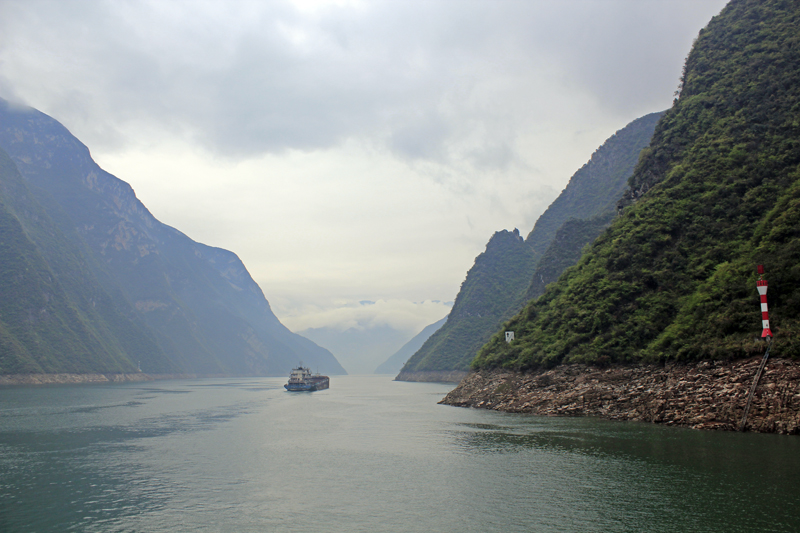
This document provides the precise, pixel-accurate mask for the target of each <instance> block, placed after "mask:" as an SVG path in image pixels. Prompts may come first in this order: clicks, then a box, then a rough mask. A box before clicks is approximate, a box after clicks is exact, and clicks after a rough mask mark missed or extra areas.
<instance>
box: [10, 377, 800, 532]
mask: <svg viewBox="0 0 800 533" xmlns="http://www.w3.org/2000/svg"><path fill="white" fill-rule="evenodd" d="M282 383H283V380H280V379H272V378H267V379H207V380H194V381H170V382H156V383H148V384H113V385H81V386H56V387H11V388H3V389H0V531H3V532H6V531H9V532H11V531H103V532H105V531H292V532H303V531H371V532H372V531H458V532H470V531H475V532H479V531H481V532H482V531H664V532H667V531H670V532H671V531H700V532H702V531H708V532H712V531H800V518H798V516H800V508H799V507H800V506H798V502H799V500H800V481H798V474H800V439H798V438H797V437H785V436H775V435H751V434H734V433H713V432H699V431H692V430H685V429H674V428H664V427H659V426H654V425H646V424H635V423H614V422H606V421H600V420H593V419H582V418H576V419H569V418H539V417H532V416H524V415H512V414H503V413H494V412H486V411H476V410H468V409H459V408H454V407H447V406H441V405H437V404H436V402H437V401H438V400H439V399H440V398H441V397H442V396H443V395H444V394H445V393H446V392H447V391H448V390H449V388H450V386H449V385H442V384H422V383H398V382H392V381H390V379H389V378H388V377H379V376H347V377H334V378H333V379H332V384H331V385H332V388H331V389H329V390H326V391H321V392H317V393H310V394H309V393H294V394H293V393H287V392H284V391H283V388H282Z"/></svg>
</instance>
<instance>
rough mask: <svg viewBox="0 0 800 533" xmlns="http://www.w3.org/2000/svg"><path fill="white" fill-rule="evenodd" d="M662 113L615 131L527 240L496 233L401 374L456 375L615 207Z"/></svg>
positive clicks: (569, 261)
mask: <svg viewBox="0 0 800 533" xmlns="http://www.w3.org/2000/svg"><path fill="white" fill-rule="evenodd" d="M661 115H662V113H651V114H649V115H646V116H644V117H641V118H638V119H636V120H634V121H633V122H631V123H630V124H628V125H627V126H625V127H624V128H623V129H621V130H619V131H617V132H616V133H615V134H614V135H612V136H611V137H610V138H609V139H607V140H606V141H605V142H604V143H603V145H602V146H601V147H600V148H598V149H597V150H596V151H595V153H594V154H592V156H591V158H590V160H589V162H587V163H586V164H585V165H584V166H583V167H581V168H580V169H579V170H578V171H577V172H576V173H575V174H574V175H573V176H572V178H570V180H569V183H568V184H567V186H566V187H565V188H564V190H563V191H562V192H561V194H560V195H559V196H558V198H556V200H555V201H554V202H553V203H552V204H551V205H550V206H549V207H548V208H547V210H546V211H545V212H544V213H543V214H542V215H541V216H540V217H539V219H538V220H537V221H536V224H535V225H534V227H533V229H532V230H531V232H530V233H529V234H528V237H527V238H526V239H522V237H520V235H519V231H518V230H514V231H513V232H509V231H499V232H497V233H495V234H494V235H493V236H492V238H491V239H490V240H489V243H488V244H487V245H486V251H485V252H484V253H482V254H481V255H479V256H478V257H477V258H476V259H475V264H474V266H473V267H472V268H471V269H470V270H469V272H468V273H467V277H466V279H465V280H464V282H463V283H462V284H461V289H460V291H459V293H458V295H457V296H456V300H455V303H454V305H453V310H452V312H451V313H450V318H449V319H448V320H447V323H446V324H445V325H444V326H443V327H442V328H441V329H440V330H439V331H437V332H436V333H434V334H433V335H432V336H431V337H430V338H429V339H428V340H427V341H426V342H425V343H424V344H423V345H422V347H421V348H420V349H419V350H418V351H417V352H416V353H415V354H414V355H413V356H412V357H411V358H410V359H409V360H408V362H406V364H405V365H404V366H403V368H402V370H401V371H400V374H399V375H398V376H397V379H398V380H406V381H428V380H431V381H440V380H443V379H445V378H447V379H455V380H458V379H460V378H461V377H463V375H464V374H466V372H467V370H468V369H469V365H470V362H471V361H472V359H473V358H474V357H475V355H476V354H477V353H478V350H479V349H480V348H481V347H482V346H483V345H484V344H485V343H486V342H487V341H488V340H489V339H490V338H491V336H492V334H494V333H495V332H496V331H497V330H498V328H499V327H500V326H501V324H502V323H503V322H504V321H505V320H508V319H509V318H511V317H512V316H513V315H514V314H515V313H517V312H518V311H519V310H520V309H522V307H523V306H524V305H525V303H526V302H527V301H528V300H530V299H531V298H535V297H538V296H539V295H540V294H541V293H542V292H543V291H544V287H545V286H546V285H547V284H548V283H551V282H553V281H555V280H556V279H557V278H558V276H559V275H560V274H561V272H562V271H563V270H564V268H566V267H567V266H570V265H573V264H575V262H576V261H577V260H578V259H579V258H580V254H581V251H582V250H583V248H584V246H586V245H587V244H588V243H590V242H592V241H593V240H594V239H595V238H596V237H597V236H598V235H599V234H600V232H601V231H602V230H603V229H604V228H605V227H606V226H607V225H608V224H609V223H610V221H611V219H612V218H613V217H614V215H615V213H616V202H617V201H618V200H619V199H620V197H621V196H622V194H623V192H624V191H625V188H626V186H627V179H628V178H629V177H630V175H631V174H632V173H633V169H634V167H635V165H636V162H637V161H638V158H639V153H640V152H641V150H642V149H643V148H644V147H646V146H647V144H648V143H649V141H650V138H651V136H652V134H653V129H654V128H655V125H656V123H657V122H658V120H659V118H660V117H661Z"/></svg>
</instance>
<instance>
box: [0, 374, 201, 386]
mask: <svg viewBox="0 0 800 533" xmlns="http://www.w3.org/2000/svg"><path fill="white" fill-rule="evenodd" d="M196 377H198V376H197V375H195V374H144V373H138V372H137V373H133V374H5V375H0V386H2V385H55V384H59V383H62V384H63V383H122V382H125V381H154V380H157V379H192V378H196Z"/></svg>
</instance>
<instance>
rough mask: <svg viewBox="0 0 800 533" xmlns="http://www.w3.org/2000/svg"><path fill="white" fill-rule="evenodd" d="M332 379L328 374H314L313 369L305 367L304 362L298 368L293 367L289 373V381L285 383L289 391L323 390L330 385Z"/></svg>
mask: <svg viewBox="0 0 800 533" xmlns="http://www.w3.org/2000/svg"><path fill="white" fill-rule="evenodd" d="M330 384H331V380H330V378H329V377H328V376H321V375H319V374H312V373H311V370H309V369H308V368H307V367H304V366H303V365H302V364H301V365H300V366H298V367H297V368H293V369H292V373H291V374H289V383H287V384H286V385H284V388H285V389H286V390H288V391H292V392H294V391H308V392H313V391H315V390H323V389H327V388H328V387H330Z"/></svg>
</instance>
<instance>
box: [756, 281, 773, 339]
mask: <svg viewBox="0 0 800 533" xmlns="http://www.w3.org/2000/svg"><path fill="white" fill-rule="evenodd" d="M763 277H764V265H758V281H756V288H757V289H758V294H759V296H761V327H763V328H764V329H763V331H762V332H761V337H762V338H764V337H772V331H770V329H769V314H768V313H767V280H765V279H763Z"/></svg>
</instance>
